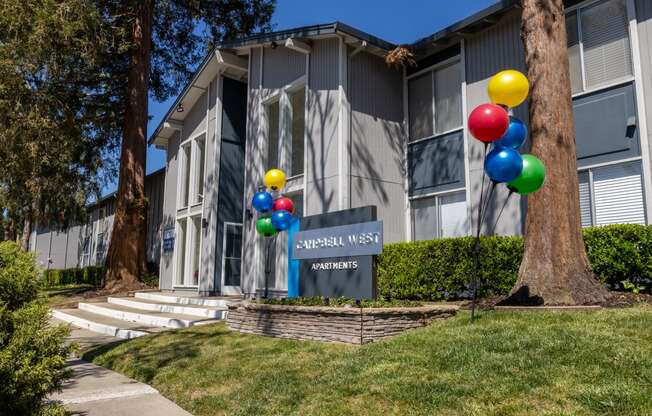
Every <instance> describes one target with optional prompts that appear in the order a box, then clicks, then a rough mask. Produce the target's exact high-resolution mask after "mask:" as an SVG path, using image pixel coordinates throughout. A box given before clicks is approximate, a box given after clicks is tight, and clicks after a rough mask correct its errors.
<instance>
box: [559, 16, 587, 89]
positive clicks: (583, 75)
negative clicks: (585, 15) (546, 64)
mask: <svg viewBox="0 0 652 416" xmlns="http://www.w3.org/2000/svg"><path fill="white" fill-rule="evenodd" d="M567 14H568V12H566V13H565V14H564V18H566V15H567ZM575 22H576V23H577V43H578V44H579V47H580V76H581V78H582V91H586V66H585V64H584V36H583V35H582V9H581V8H580V7H578V8H577V9H576V12H575ZM566 54H567V55H568V48H566Z"/></svg>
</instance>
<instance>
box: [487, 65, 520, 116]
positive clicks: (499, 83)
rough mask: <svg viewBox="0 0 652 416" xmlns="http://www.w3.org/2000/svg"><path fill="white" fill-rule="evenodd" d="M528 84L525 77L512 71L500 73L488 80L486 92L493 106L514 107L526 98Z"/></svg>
mask: <svg viewBox="0 0 652 416" xmlns="http://www.w3.org/2000/svg"><path fill="white" fill-rule="evenodd" d="M529 90H530V83H529V82H528V80H527V78H526V77H525V75H523V74H521V73H520V72H518V71H515V70H513V69H508V70H506V71H500V72H499V73H497V74H496V75H494V76H493V77H491V79H490V80H489V86H488V87H487V92H488V93H489V98H490V99H491V102H492V103H494V104H500V105H505V106H507V107H516V106H517V105H519V104H521V103H522V102H523V101H525V99H526V98H527V94H528V92H529Z"/></svg>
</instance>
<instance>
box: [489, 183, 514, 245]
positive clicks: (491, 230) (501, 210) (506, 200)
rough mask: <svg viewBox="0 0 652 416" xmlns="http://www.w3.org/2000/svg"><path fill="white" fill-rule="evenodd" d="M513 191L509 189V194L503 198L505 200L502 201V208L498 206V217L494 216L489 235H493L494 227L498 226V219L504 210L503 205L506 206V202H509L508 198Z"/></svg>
mask: <svg viewBox="0 0 652 416" xmlns="http://www.w3.org/2000/svg"><path fill="white" fill-rule="evenodd" d="M513 193H514V191H511V190H510V191H509V194H508V195H507V198H505V202H503V206H502V208H500V212H499V213H498V217H496V222H494V225H493V226H492V227H491V229H490V232H489V235H494V232H495V231H496V227H497V226H498V221H500V217H501V216H502V215H503V211H504V210H505V207H506V206H507V203H508V202H509V199H510V198H511V197H512V194H513Z"/></svg>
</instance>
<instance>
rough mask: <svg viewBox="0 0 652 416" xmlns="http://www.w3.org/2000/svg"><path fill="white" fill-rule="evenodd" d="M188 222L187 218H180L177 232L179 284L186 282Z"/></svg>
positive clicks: (177, 282)
mask: <svg viewBox="0 0 652 416" xmlns="http://www.w3.org/2000/svg"><path fill="white" fill-rule="evenodd" d="M187 225H188V222H187V221H186V219H185V218H184V219H182V220H179V223H178V227H177V228H178V230H179V231H178V232H177V242H178V244H177V278H176V284H177V286H182V285H183V283H184V274H185V273H186V264H185V263H186V235H187V234H188V233H187Z"/></svg>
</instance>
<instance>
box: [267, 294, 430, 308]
mask: <svg viewBox="0 0 652 416" xmlns="http://www.w3.org/2000/svg"><path fill="white" fill-rule="evenodd" d="M255 302H256V303H262V304H265V305H291V306H331V307H353V306H359V307H361V308H392V307H414V306H423V303H422V302H418V301H413V300H399V299H384V298H379V299H376V300H368V299H361V300H359V303H358V304H356V300H355V299H352V298H346V297H343V296H342V297H339V298H326V297H323V296H299V297H296V298H281V299H274V298H269V299H256V300H255Z"/></svg>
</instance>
